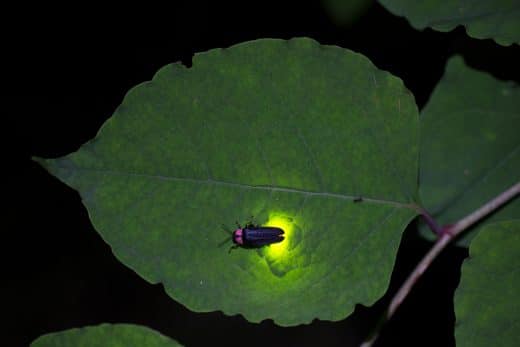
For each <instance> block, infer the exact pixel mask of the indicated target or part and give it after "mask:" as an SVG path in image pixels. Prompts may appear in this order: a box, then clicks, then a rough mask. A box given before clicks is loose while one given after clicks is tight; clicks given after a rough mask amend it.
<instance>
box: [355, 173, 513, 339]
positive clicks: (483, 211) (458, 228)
mask: <svg viewBox="0 0 520 347" xmlns="http://www.w3.org/2000/svg"><path fill="white" fill-rule="evenodd" d="M519 193H520V182H517V183H516V184H515V185H513V186H512V187H510V188H509V189H507V190H506V191H504V192H502V193H501V194H500V195H498V196H497V197H496V198H494V199H493V200H490V201H488V202H487V203H486V204H484V205H483V206H481V207H480V208H479V209H477V210H475V211H474V212H473V213H470V214H469V215H467V216H466V217H464V218H462V219H461V220H459V221H458V222H456V223H454V224H451V225H446V226H445V227H443V228H439V229H438V230H439V232H438V233H437V231H436V229H437V228H438V226H437V227H435V226H436V223H435V221H434V220H433V218H431V217H430V216H429V215H428V214H427V213H426V212H422V216H423V218H425V220H426V223H428V218H429V219H430V220H431V221H432V222H433V223H432V224H431V225H430V223H428V225H430V227H432V225H433V226H434V228H432V230H434V231H435V232H436V233H437V234H438V235H440V237H439V239H437V241H436V242H435V244H434V245H433V247H432V248H431V249H430V250H429V251H428V253H427V254H426V255H425V256H424V258H423V259H422V260H421V261H420V262H419V264H417V266H416V267H415V269H414V270H413V272H412V273H411V274H410V275H409V276H408V278H407V279H406V281H405V282H404V283H403V285H402V286H401V288H399V290H398V291H397V293H396V294H395V295H394V297H393V298H392V301H391V302H390V305H389V306H388V309H387V310H386V312H385V317H384V320H385V321H388V320H389V319H390V318H392V316H393V315H394V313H395V311H396V310H397V308H398V307H399V306H400V305H401V303H402V302H403V301H404V299H405V298H406V297H407V296H408V294H409V293H410V291H411V289H412V287H413V286H414V285H415V283H417V281H418V280H419V278H420V277H421V276H422V274H423V273H424V272H425V271H426V270H427V269H428V267H429V266H430V265H431V263H432V262H433V260H434V259H435V258H436V257H437V256H438V255H439V253H440V252H441V251H442V250H443V249H444V248H445V247H446V245H447V244H448V243H449V242H450V241H451V240H453V239H454V238H456V237H457V236H458V235H460V233H462V232H463V231H464V230H466V229H467V228H469V227H470V226H471V225H473V224H474V223H476V222H477V221H479V220H480V219H482V218H484V217H485V216H487V215H488V214H489V213H491V212H493V211H495V210H496V209H497V208H499V207H500V206H502V205H503V204H505V203H506V202H508V201H509V200H511V199H513V198H514V197H516V196H517V195H518V194H519ZM380 329H381V327H380V326H379V327H378V328H377V329H376V331H375V332H374V333H373V334H372V335H371V336H370V337H369V338H367V339H366V340H365V341H364V342H363V343H362V344H361V347H370V346H372V344H373V343H374V342H375V341H376V339H377V337H378V336H379V331H380Z"/></svg>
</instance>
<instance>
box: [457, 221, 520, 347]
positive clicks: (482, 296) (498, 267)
mask: <svg viewBox="0 0 520 347" xmlns="http://www.w3.org/2000/svg"><path fill="white" fill-rule="evenodd" d="M469 250H470V258H469V259H468V260H466V261H465V262H464V264H463V266H462V277H461V280H460V285H459V288H458V289H457V292H456V294H455V314H456V316H457V324H456V329H455V338H456V340H457V346H459V347H464V346H471V347H480V346H482V347H483V346H497V347H500V346H504V347H505V346H518V342H519V341H520V330H519V329H518V317H519V315H520V301H519V300H518V293H519V292H520V277H519V273H518V269H520V257H519V254H520V220H518V219H517V220H511V221H503V222H497V223H492V224H488V225H487V226H485V227H484V228H482V231H481V232H479V234H478V235H477V236H476V237H475V239H474V240H473V242H472V243H471V246H470V249H469Z"/></svg>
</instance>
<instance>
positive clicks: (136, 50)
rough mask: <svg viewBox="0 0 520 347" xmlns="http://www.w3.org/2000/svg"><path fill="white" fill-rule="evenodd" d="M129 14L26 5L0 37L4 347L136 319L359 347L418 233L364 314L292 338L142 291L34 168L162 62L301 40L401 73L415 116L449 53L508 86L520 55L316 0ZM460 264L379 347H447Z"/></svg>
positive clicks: (191, 341) (438, 271)
mask: <svg viewBox="0 0 520 347" xmlns="http://www.w3.org/2000/svg"><path fill="white" fill-rule="evenodd" d="M286 6H288V5H286ZM23 10H24V9H19V12H21V11H23ZM62 10H65V11H67V12H66V14H65V15H61V14H60V13H59V12H58V11H62ZM133 10H134V11H133V12H134V14H133V15H132V16H129V15H127V14H125V13H127V12H126V8H125V9H123V8H121V9H120V11H118V12H111V13H106V11H105V9H104V8H95V9H93V8H81V9H74V10H73V9H63V8H60V9H56V10H55V11H54V12H53V9H49V8H45V13H44V12H43V9H38V8H31V13H27V12H24V13H23V16H20V20H17V21H14V24H9V25H7V26H6V27H5V28H4V34H6V35H5V36H6V41H5V42H4V43H3V47H4V57H6V58H7V63H6V64H5V66H6V68H7V69H6V71H5V72H4V77H6V78H4V83H5V84H4V87H7V88H8V89H9V90H10V91H12V92H14V93H13V94H12V95H11V94H7V96H8V97H7V98H6V99H7V100H6V101H7V102H6V103H4V112H3V113H4V119H6V120H7V122H6V123H5V122H4V124H7V126H5V127H3V128H2V133H3V139H4V140H7V141H6V143H5V145H4V146H3V149H4V160H3V161H4V164H5V163H7V165H6V167H4V172H6V173H7V174H8V180H7V182H6V183H7V184H6V187H5V191H6V192H7V194H6V195H4V197H5V198H6V200H5V202H7V206H8V207H7V209H5V208H4V209H3V210H4V213H5V221H6V222H7V223H4V226H5V227H6V228H5V229H3V228H2V229H3V230H2V239H3V242H2V243H1V244H2V258H3V259H2V265H3V271H2V274H1V276H2V285H1V293H0V300H1V301H2V307H1V311H0V315H1V318H2V320H3V322H2V324H1V326H2V329H6V330H5V333H4V334H2V335H3V336H4V340H5V343H2V345H5V346H24V345H28V344H29V343H30V342H31V341H32V340H34V339H35V338H36V337H38V336H39V335H41V334H44V333H48V332H52V331H58V330H63V329H67V328H71V327H79V326H84V325H90V324H98V323H102V322H130V323H137V324H143V325H146V326H148V327H151V328H153V329H156V330H158V331H160V332H162V333H163V334H166V335H168V336H171V337H172V338H175V339H176V340H178V341H179V342H180V343H182V344H184V345H185V346H203V345H207V344H215V343H218V344H226V345H244V344H247V345H250V346H265V345H272V346H314V345H322V346H351V345H352V346H353V345H355V344H356V343H359V342H360V341H361V340H362V339H363V337H364V336H365V334H366V333H367V332H368V331H369V329H370V328H372V327H373V326H374V324H375V323H376V321H377V319H378V316H379V314H380V313H381V312H382V310H383V309H384V308H385V307H386V305H387V304H388V301H389V298H390V297H391V294H392V293H395V291H396V290H397V288H398V285H399V284H400V283H402V281H403V280H404V278H405V277H406V275H407V274H408V273H409V272H410V271H411V269H412V268H413V266H414V265H415V264H416V263H417V262H418V261H419V259H420V258H421V257H422V255H423V254H424V253H425V252H426V251H427V250H428V248H429V244H428V243H427V242H425V241H423V240H421V239H420V238H418V237H417V236H416V234H415V223H413V224H411V225H410V227H409V228H408V229H407V230H406V231H405V234H404V238H403V241H402V243H401V246H400V249H399V254H398V258H397V262H396V268H395V270H394V273H393V276H392V282H391V285H390V288H389V290H388V292H387V294H386V295H385V296H384V297H383V298H382V299H381V300H380V301H379V302H378V303H377V304H376V305H375V306H374V307H371V308H365V307H362V306H358V307H357V308H356V312H355V313H354V315H353V316H351V317H349V318H348V319H345V320H343V321H340V322H323V321H315V322H313V323H312V324H310V325H304V326H298V327H292V328H281V327H277V326H276V325H274V324H273V323H272V321H264V322H262V323H261V324H252V323H248V322H247V321H246V320H245V319H243V318H242V317H241V316H234V317H228V316H224V315H223V314H222V313H220V312H213V313H193V312H191V311H189V310H187V309H186V308H184V307H183V306H182V305H181V304H179V303H176V302H175V301H173V300H171V299H170V298H169V297H168V296H167V295H166V294H165V292H164V289H163V287H162V285H151V284H149V283H147V282H146V281H144V280H143V279H141V278H140V277H139V276H138V275H136V274H135V273H134V272H133V271H132V270H130V269H128V268H127V267H125V266H124V265H122V264H121V263H119V262H118V261H117V260H116V259H115V257H114V256H113V255H112V253H111V249H110V247H109V246H108V245H107V244H105V243H104V242H103V241H102V239H101V237H100V236H99V235H98V234H97V233H96V232H95V230H94V229H93V227H92V225H91V224H90V221H89V218H88V215H87V212H86V210H85V208H84V207H83V205H82V204H81V201H80V198H79V195H78V194H77V193H76V192H75V191H74V190H72V189H70V188H68V187H67V186H65V185H64V184H62V183H60V182H59V181H58V180H57V179H56V178H53V177H52V176H50V175H49V174H48V173H46V172H45V170H44V169H42V168H41V167H40V166H39V165H37V164H36V163H34V162H32V161H31V159H30V158H31V157H32V156H39V157H46V158H47V157H56V156H61V155H65V154H67V153H69V152H71V151H75V150H76V149H78V147H79V146H80V145H81V144H83V143H84V142H86V141H87V140H89V139H91V138H92V137H94V136H95V134H96V132H97V130H98V129H99V127H100V126H101V124H102V123H103V122H104V121H105V120H106V119H107V118H108V117H110V115H111V114H112V112H113V111H114V110H115V108H116V107H117V106H118V104H119V103H120V102H121V100H122V98H123V96H124V95H125V93H126V92H127V91H128V90H129V89H130V88H131V87H133V86H135V85H136V84H138V83H140V82H143V81H146V80H149V79H151V78H152V76H153V74H154V73H155V72H156V71H157V70H158V69H159V68H160V67H162V66H164V65H166V64H168V63H171V62H175V61H183V62H184V63H186V64H187V65H190V61H191V56H192V55H193V54H194V53H196V52H200V51H205V50H208V49H212V48H217V47H228V46H230V45H233V44H236V43H240V42H243V41H248V40H253V39H257V38H265V37H275V38H285V39H289V38H292V37H299V36H308V37H311V38H314V39H316V40H318V41H319V42H320V43H322V44H334V45H338V46H341V47H344V48H348V49H351V50H354V51H357V52H360V53H362V54H364V55H366V56H367V57H368V58H369V59H370V60H372V62H373V63H374V64H375V65H376V66H378V67H379V68H380V69H384V70H387V71H390V72H391V73H393V74H394V75H396V76H398V77H400V78H402V79H403V80H404V82H405V84H406V86H407V87H408V88H409V89H410V90H411V91H412V92H413V94H414V95H415V97H416V101H417V103H418V105H419V107H420V108H422V107H423V106H424V105H425V103H426V102H427V100H428V98H429V95H430V93H431V92H432V90H433V88H434V87H435V85H436V83H437V82H438V80H439V79H440V78H441V76H442V73H443V69H444V66H445V63H446V60H447V58H448V57H450V56H451V55H454V54H462V55H463V56H464V58H465V59H466V62H467V63H468V64H469V65H471V66H472V67H474V68H477V69H480V70H485V71H487V72H489V73H491V74H493V75H494V76H495V77H497V78H500V79H509V80H511V79H512V80H516V81H517V82H518V81H520V71H519V69H518V67H517V64H518V62H519V61H520V49H519V47H518V46H513V47H502V46H499V45H497V44H495V43H494V42H493V41H491V40H475V39H471V38H469V37H468V36H467V35H466V34H465V32H464V30H463V29H461V28H458V29H456V30H454V31H453V32H451V33H439V32H434V31H432V30H429V29H427V30H425V31H422V32H419V31H416V30H414V29H413V28H412V27H411V26H410V25H409V24H408V22H407V21H406V20H405V19H402V18H398V17H395V16H393V15H392V14H390V13H389V12H387V11H386V10H385V9H384V8H382V7H381V6H380V5H377V4H376V5H374V6H373V7H372V8H371V9H370V10H369V11H368V12H367V13H366V14H365V15H364V16H363V17H362V18H360V20H359V21H357V22H356V23H355V24H354V25H353V26H350V27H343V28H342V27H338V26H336V25H335V24H334V23H333V22H332V21H331V20H330V17H328V15H327V13H326V12H325V11H324V10H323V8H322V7H321V6H320V4H319V3H316V4H307V5H306V4H294V5H292V7H287V8H282V7H280V5H279V4H275V3H268V2H266V1H263V2H246V3H244V4H242V5H240V6H237V5H236V4H233V5H229V6H225V5H222V3H219V4H218V5H215V4H212V5H209V4H206V3H204V2H201V1H198V2H191V6H181V5H180V4H176V5H175V7H174V8H173V9H166V8H163V7H157V8H151V9H150V8H147V9H140V8H137V9H135V8H134V9H133ZM135 10H137V11H135ZM18 14H20V13H18ZM101 14H103V15H101ZM6 15H7V16H9V14H8V13H6ZM13 15H14V14H13ZM4 97H5V95H4ZM466 255H467V251H466V250H463V249H459V248H456V247H449V248H448V249H447V250H446V251H445V252H444V253H443V254H442V255H441V256H440V257H439V258H438V259H437V260H436V261H435V263H434V264H433V266H432V267H431V268H430V269H429V270H428V271H427V273H426V274H425V276H424V278H423V279H422V280H421V281H420V282H419V283H418V285H417V287H416V288H415V289H414V291H413V292H412V294H411V295H410V297H409V298H408V299H407V301H406V302H405V303H404V304H403V306H402V307H401V308H400V310H399V311H398V313H397V314H396V316H395V317H394V319H393V320H392V321H391V322H389V323H388V324H387V325H386V327H385V328H384V330H383V333H382V336H381V338H380V340H379V341H378V343H377V344H376V345H377V346H454V344H455V341H454V336H453V331H454V324H455V316H454V312H453V293H454V290H455V288H456V286H457V284H458V281H459V276H460V265H461V263H462V261H463V259H464V257H465V256H466ZM345 290H348V288H345ZM229 295H233V293H229ZM304 304H305V303H302V305H304Z"/></svg>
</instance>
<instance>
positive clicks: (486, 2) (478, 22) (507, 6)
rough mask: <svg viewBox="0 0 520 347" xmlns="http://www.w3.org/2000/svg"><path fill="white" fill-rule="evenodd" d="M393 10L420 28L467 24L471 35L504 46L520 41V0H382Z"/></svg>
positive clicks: (446, 29)
mask: <svg viewBox="0 0 520 347" xmlns="http://www.w3.org/2000/svg"><path fill="white" fill-rule="evenodd" d="M379 2H380V3H381V4H382V5H383V6H385V7H386V8H387V9H388V10H389V11H391V12H392V13H394V14H396V15H398V16H404V17H406V19H408V20H409V21H410V23H411V24H412V26H413V27H414V28H417V29H420V30H422V29H424V28H426V27H431V28H433V29H435V30H439V31H450V30H453V29H455V27H456V26H458V25H464V26H465V27H466V31H467V33H468V35H469V36H471V37H474V38H477V39H488V38H491V39H493V40H495V41H496V42H497V43H499V44H501V45H505V46H507V45H510V44H513V43H517V44H518V43H520V2H519V1H518V0H479V1H441V0H426V1H416V0H379Z"/></svg>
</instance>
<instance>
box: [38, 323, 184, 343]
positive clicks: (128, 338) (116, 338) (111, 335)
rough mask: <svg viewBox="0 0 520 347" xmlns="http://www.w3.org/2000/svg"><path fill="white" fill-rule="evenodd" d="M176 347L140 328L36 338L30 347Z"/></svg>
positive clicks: (89, 329)
mask: <svg viewBox="0 0 520 347" xmlns="http://www.w3.org/2000/svg"><path fill="white" fill-rule="evenodd" d="M54 346H55V347H68V346H71V347H72V346H74V347H110V346H113V347H122V346H124V347H132V346H134V347H179V346H182V345H181V344H179V343H178V342H177V341H175V340H173V339H171V338H169V337H167V336H164V335H162V334H160V333H158V332H157V331H155V330H152V329H149V328H147V327H144V326H139V325H132V324H101V325H97V326H88V327H83V328H75V329H69V330H64V331H60V332H56V333H51V334H47V335H43V336H40V337H39V338H37V339H36V340H35V341H33V343H31V347H54Z"/></svg>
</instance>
